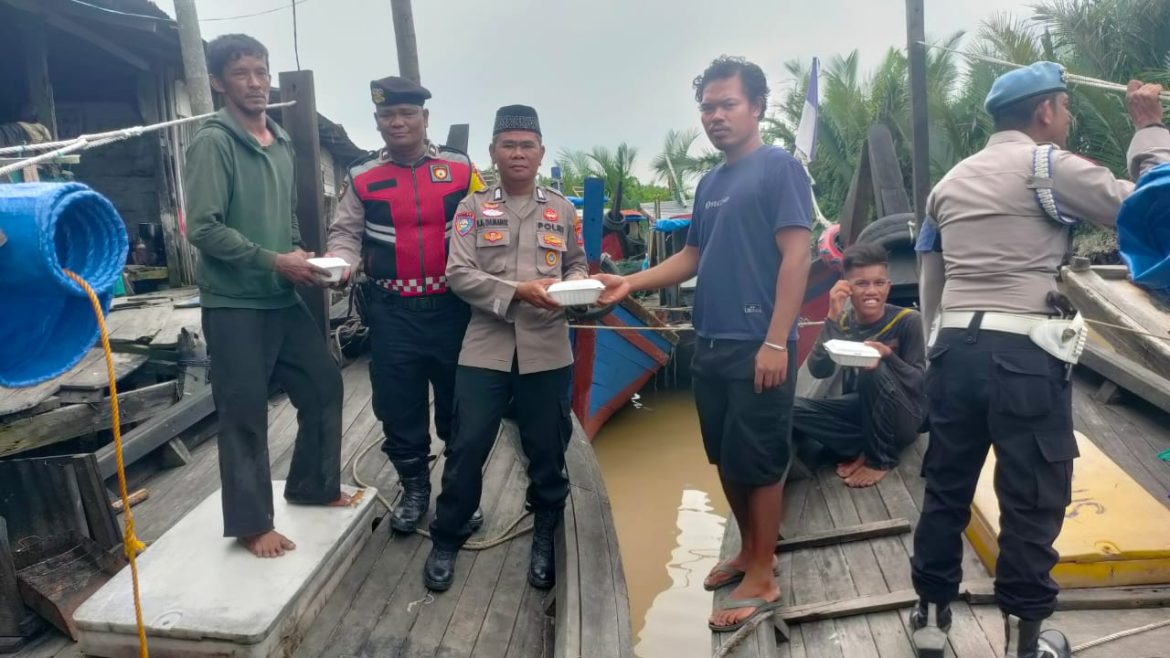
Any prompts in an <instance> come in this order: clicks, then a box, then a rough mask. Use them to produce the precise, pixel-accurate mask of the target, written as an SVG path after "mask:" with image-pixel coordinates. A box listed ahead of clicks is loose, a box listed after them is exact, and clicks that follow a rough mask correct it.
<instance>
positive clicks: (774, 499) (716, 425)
mask: <svg viewBox="0 0 1170 658" xmlns="http://www.w3.org/2000/svg"><path fill="white" fill-rule="evenodd" d="M694 87H695V100H697V101H698V102H699V111H700V113H701V115H702V122H703V128H704V129H705V130H706V132H707V137H709V138H710V140H711V143H712V144H714V145H715V147H716V148H718V149H719V150H720V151H722V152H723V154H724V155H725V156H726V161H725V162H724V163H723V164H721V165H719V166H718V167H716V168H715V169H713V170H712V171H710V172H709V173H708V174H707V175H706V176H704V177H703V179H702V180H701V181H699V186H698V188H697V189H696V191H695V202H694V213H693V219H692V220H691V228H690V233H689V234H688V235H687V244H686V247H685V248H683V250H682V251H680V252H679V253H677V254H675V255H674V256H672V257H670V258H669V259H667V260H666V261H665V262H663V263H661V264H660V265H658V266H656V267H653V268H651V269H649V270H646V271H643V272H639V273H637V274H633V275H631V276H628V277H624V278H623V277H619V276H615V275H605V274H601V275H597V277H596V278H597V279H599V280H600V281H602V282H603V283H605V284H606V291H605V293H603V295H602V298H601V302H602V303H612V302H616V301H618V300H620V299H622V298H624V297H625V296H626V295H628V294H629V293H631V292H633V291H636V290H648V289H655V288H664V287H666V286H671V285H675V284H678V283H681V282H683V281H686V280H687V279H690V278H691V277H693V276H695V275H696V274H698V277H699V278H698V285H697V287H696V289H695V308H694V325H695V332H696V333H697V334H698V336H697V339H696V341H695V357H694V361H693V362H692V365H691V373H692V376H693V380H694V389H695V406H696V407H697V408H698V412H699V425H700V429H701V431H702V434H703V444H704V447H705V448H706V451H707V458H708V459H709V460H710V462H711V463H712V464H715V465H716V466H717V467H718V469H719V477H720V480H721V482H722V483H723V491H724V493H725V494H726V496H727V500H728V502H729V503H730V505H731V510H732V512H733V513H734V515H735V520H736V522H737V523H738V524H739V531H740V536H741V537H742V539H743V542H742V546H743V547H742V548H741V549H740V552H739V554H738V555H736V556H735V557H733V558H731V559H730V560H727V561H726V562H723V563H722V564H719V565H718V566H716V567H715V569H714V570H712V571H711V573H710V574H709V575H708V576H707V579H706V581H704V583H703V585H704V587H706V588H707V589H711V590H713V589H716V588H718V587H722V586H725V585H732V584H734V583H738V586H737V587H736V588H735V590H733V591H732V592H731V595H730V597H729V598H728V599H727V601H726V604H725V606H724V607H723V608H722V609H720V610H718V611H716V612H715V613H714V614H713V615H712V616H711V619H710V621H709V625H710V627H711V629H712V630H715V631H730V630H734V629H736V628H739V627H740V626H742V625H743V624H744V623H746V622H748V621H749V620H750V619H752V618H753V617H755V616H757V615H759V614H762V613H764V612H767V611H769V610H771V609H773V608H775V607H777V606H778V605H779V601H780V589H779V587H778V586H777V584H776V579H775V576H774V574H773V569H774V568H775V558H774V555H773V551H774V549H775V546H776V537H777V536H778V534H779V530H780V517H781V513H782V509H783V507H782V505H781V496H782V493H783V485H784V478H785V475H786V474H787V471H788V464H789V457H790V453H791V436H792V405H793V397H794V392H795V385H796V366H797V363H796V359H795V358H789V355H790V354H791V352H792V351H793V349H794V348H795V344H796V343H795V341H796V320H797V316H798V314H799V311H800V306H801V302H802V301H803V298H804V288H805V284H806V282H807V279H808V266H809V252H810V249H809V231H810V228H811V223H812V189H811V187H810V184H809V180H808V176H807V175H806V174H805V172H804V168H803V167H802V166H801V165H800V163H798V162H797V161H796V159H794V158H793V157H792V156H791V155H789V154H788V153H787V152H785V151H784V150H783V149H780V148H778V147H774V146H766V145H764V143H763V141H762V140H761V139H760V126H759V122H760V119H762V118H763V116H764V110H765V109H766V108H767V101H768V85H767V81H766V80H765V78H764V73H763V71H761V70H760V67H758V66H756V65H755V64H751V63H749V62H746V61H744V60H743V59H740V58H729V57H721V58H719V59H717V60H715V61H714V62H713V63H712V64H711V66H710V67H709V68H708V69H707V70H706V71H704V72H703V75H701V76H699V77H698V78H696V79H695V82H694Z"/></svg>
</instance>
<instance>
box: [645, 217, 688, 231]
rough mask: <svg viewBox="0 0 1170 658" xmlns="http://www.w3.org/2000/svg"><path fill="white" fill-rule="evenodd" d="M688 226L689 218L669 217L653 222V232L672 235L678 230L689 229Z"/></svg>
mask: <svg viewBox="0 0 1170 658" xmlns="http://www.w3.org/2000/svg"><path fill="white" fill-rule="evenodd" d="M690 225H691V220H690V218H689V217H669V218H666V219H660V220H658V221H657V222H654V230H655V231H659V232H662V233H673V232H674V231H677V230H679V229H684V228H689V227H690Z"/></svg>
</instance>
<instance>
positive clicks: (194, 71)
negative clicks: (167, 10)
mask: <svg viewBox="0 0 1170 658" xmlns="http://www.w3.org/2000/svg"><path fill="white" fill-rule="evenodd" d="M175 22H177V23H178V24H179V47H180V49H181V50H182V53H183V75H184V77H185V78H186V80H187V93H188V94H189V95H190V96H191V111H192V112H193V113H194V115H196V116H198V115H200V114H207V113H209V112H214V111H215V104H214V103H213V102H212V100H211V80H210V78H208V76H207V57H206V55H205V54H204V53H203V37H202V35H201V34H200V32H199V14H198V12H196V11H195V0H175Z"/></svg>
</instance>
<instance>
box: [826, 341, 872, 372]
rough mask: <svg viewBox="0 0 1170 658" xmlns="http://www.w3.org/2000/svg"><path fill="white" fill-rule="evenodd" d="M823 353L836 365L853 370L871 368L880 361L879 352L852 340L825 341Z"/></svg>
mask: <svg viewBox="0 0 1170 658" xmlns="http://www.w3.org/2000/svg"><path fill="white" fill-rule="evenodd" d="M825 351H827V352H828V353H829V358H831V359H833V361H834V362H835V363H837V364H838V365H842V366H849V367H854V368H872V367H874V366H876V365H877V364H878V363H879V362H880V361H881V360H882V353H881V352H879V351H877V350H876V349H874V348H872V347H870V346H869V345H866V344H865V343H859V342H857V341H852V340H838V339H833V340H827V341H825Z"/></svg>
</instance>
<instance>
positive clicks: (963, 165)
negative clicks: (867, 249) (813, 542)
mask: <svg viewBox="0 0 1170 658" xmlns="http://www.w3.org/2000/svg"><path fill="white" fill-rule="evenodd" d="M1161 91H1162V88H1161V87H1160V86H1159V85H1148V84H1146V85H1144V84H1142V83H1140V82H1137V81H1133V82H1130V84H1129V88H1128V92H1127V98H1126V101H1127V105H1128V109H1129V115H1130V118H1131V119H1132V121H1133V124H1134V128H1135V130H1136V132H1135V134H1134V137H1133V141H1132V142H1131V143H1130V148H1129V153H1128V161H1129V174H1130V176H1131V177H1132V178H1133V179H1134V180H1136V179H1137V178H1138V177H1139V176H1140V175H1141V174H1142V173H1143V172H1144V171H1146V170H1147V169H1149V168H1151V167H1153V166H1155V165H1157V164H1159V163H1161V162H1167V161H1170V132H1168V131H1167V130H1166V126H1165V125H1164V124H1163V123H1162V116H1163V108H1162V104H1161V101H1160V99H1159V94H1160V93H1161ZM1068 102H1069V97H1068V93H1067V85H1066V78H1065V73H1064V69H1063V68H1062V67H1061V66H1060V65H1058V64H1054V63H1052V62H1037V63H1035V64H1033V65H1031V66H1028V67H1025V68H1021V69H1018V70H1014V71H1011V72H1010V73H1007V74H1004V75H1002V76H1000V77H999V78H998V79H997V80H996V81H995V83H994V84H993V85H992V88H991V93H989V94H988V96H987V102H986V108H987V112H988V113H989V114H990V115H991V117H992V119H993V120H994V121H995V134H993V135H992V136H991V138H990V139H989V140H988V143H987V146H986V147H985V148H984V149H983V150H982V151H979V152H978V153H976V154H975V155H973V156H971V157H969V158H967V159H966V160H963V161H962V162H960V163H959V164H958V165H956V166H955V167H954V168H953V169H952V170H951V171H950V172H948V173H947V175H946V176H945V177H944V178H943V179H942V180H941V181H940V182H939V183H938V184H937V185H936V186H935V188H934V189H933V190H932V191H931V194H930V198H929V199H928V200H927V204H926V213H925V214H926V218H925V221H924V223H923V226H922V230H921V232H920V234H919V236H918V242H917V249H918V251H919V253H920V256H921V258H922V261H921V265H922V267H921V270H922V273H921V281H920V297H921V303H922V309H923V318H924V322H926V323H927V330H928V332H929V335H930V336H931V338H930V340H929V341H928V345H929V347H928V357H929V359H930V365H929V368H928V369H927V373H926V389H927V391H928V395H929V413H930V425H931V435H930V447H929V449H928V450H927V453H926V457H925V460H924V464H923V473H924V475H925V477H926V494H925V499H924V502H923V508H922V517H921V519H920V520H919V522H918V527H917V529H916V531H915V534H914V557H913V558H912V560H911V565H912V575H913V580H914V589H915V590H916V591H917V593H918V596H919V603H918V605H917V606H916V607H915V610H914V613H913V615H912V617H911V623H912V626H913V627H914V629H915V632H914V641H915V645H916V647H917V649H918V655H919V656H920V658H942V656H943V650H944V647H945V646H946V632H947V631H948V630H949V628H950V624H951V612H950V608H949V604H950V602H951V601H952V600H954V599H955V598H956V597H957V596H958V588H959V582H960V580H961V579H962V560H963V538H962V533H963V530H964V528H966V527H967V524H968V521H969V520H970V517H971V511H970V508H971V501H972V499H973V497H974V495H975V490H976V485H977V483H978V480H979V474H980V471H981V470H982V468H983V463H984V461H985V460H986V458H987V453H988V451H989V450H990V448H991V447H992V446H994V447H995V452H996V466H995V470H996V472H995V481H994V485H995V492H996V495H997V497H998V499H999V508H1000V526H1001V529H1000V534H999V556H998V559H997V563H996V568H995V579H996V581H995V598H996V602H997V603H998V605H999V607H1000V609H1001V610H1002V611H1003V613H1004V616H1005V620H1006V622H1005V628H1006V629H1007V647H1006V651H1005V655H1006V656H1007V657H1008V658H1067V657H1068V656H1069V653H1070V650H1069V645H1068V642H1067V640H1066V639H1065V637H1064V636H1063V635H1062V634H1061V633H1060V632H1058V631H1055V630H1052V629H1049V630H1045V631H1041V623H1042V622H1043V620H1044V619H1046V618H1048V617H1049V616H1050V615H1051V614H1052V612H1053V610H1054V609H1055V606H1056V595H1057V592H1058V591H1059V588H1058V587H1057V584H1056V583H1055V582H1053V580H1052V577H1051V576H1050V572H1051V571H1052V568H1053V567H1054V566H1055V565H1056V563H1057V561H1058V559H1059V557H1060V556H1059V554H1058V553H1057V551H1056V550H1054V548H1053V543H1054V542H1055V540H1056V538H1057V536H1059V535H1060V530H1061V527H1062V525H1063V523H1064V513H1065V508H1066V507H1067V506H1068V504H1069V500H1070V498H1071V491H1072V473H1073V460H1074V459H1075V458H1076V457H1077V456H1078V454H1079V453H1078V451H1077V442H1076V438H1075V436H1074V434H1073V415H1072V397H1071V394H1072V389H1071V384H1070V383H1069V381H1068V370H1069V369H1070V368H1071V367H1072V365H1073V364H1075V363H1076V360H1077V357H1078V356H1079V354H1078V347H1077V345H1078V344H1080V345H1083V343H1082V342H1080V341H1079V336H1078V334H1080V333H1081V332H1082V331H1083V330H1084V329H1083V323H1077V322H1074V321H1071V320H1067V319H1062V318H1061V317H1060V316H1059V315H1058V314H1059V311H1058V309H1056V308H1055V307H1054V305H1053V303H1052V300H1053V299H1054V297H1053V293H1055V292H1057V280H1056V277H1057V274H1058V273H1059V269H1060V266H1061V264H1062V263H1063V262H1064V261H1065V260H1067V258H1068V256H1069V255H1070V252H1071V247H1072V242H1071V235H1072V234H1071V231H1072V229H1073V227H1075V226H1076V225H1077V224H1079V223H1081V222H1086V221H1087V222H1092V223H1093V224H1096V225H1098V226H1103V227H1107V228H1112V227H1113V226H1114V223H1115V218H1116V216H1117V212H1118V210H1119V208H1120V207H1121V203H1122V201H1124V200H1125V198H1126V197H1127V196H1129V194H1130V193H1131V192H1132V191H1133V188H1134V184H1133V183H1132V182H1130V181H1128V180H1117V179H1116V177H1115V176H1114V175H1113V174H1112V172H1110V171H1109V170H1108V169H1106V168H1105V167H1101V166H1098V165H1096V164H1094V163H1093V162H1090V161H1088V160H1086V159H1084V158H1081V157H1079V156H1077V155H1076V154H1074V153H1071V152H1069V151H1066V150H1064V149H1065V145H1066V142H1067V140H1068V134H1069V126H1070V124H1071V121H1072V117H1071V115H1070V114H1069V109H1068ZM1066 330H1067V331H1066Z"/></svg>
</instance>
